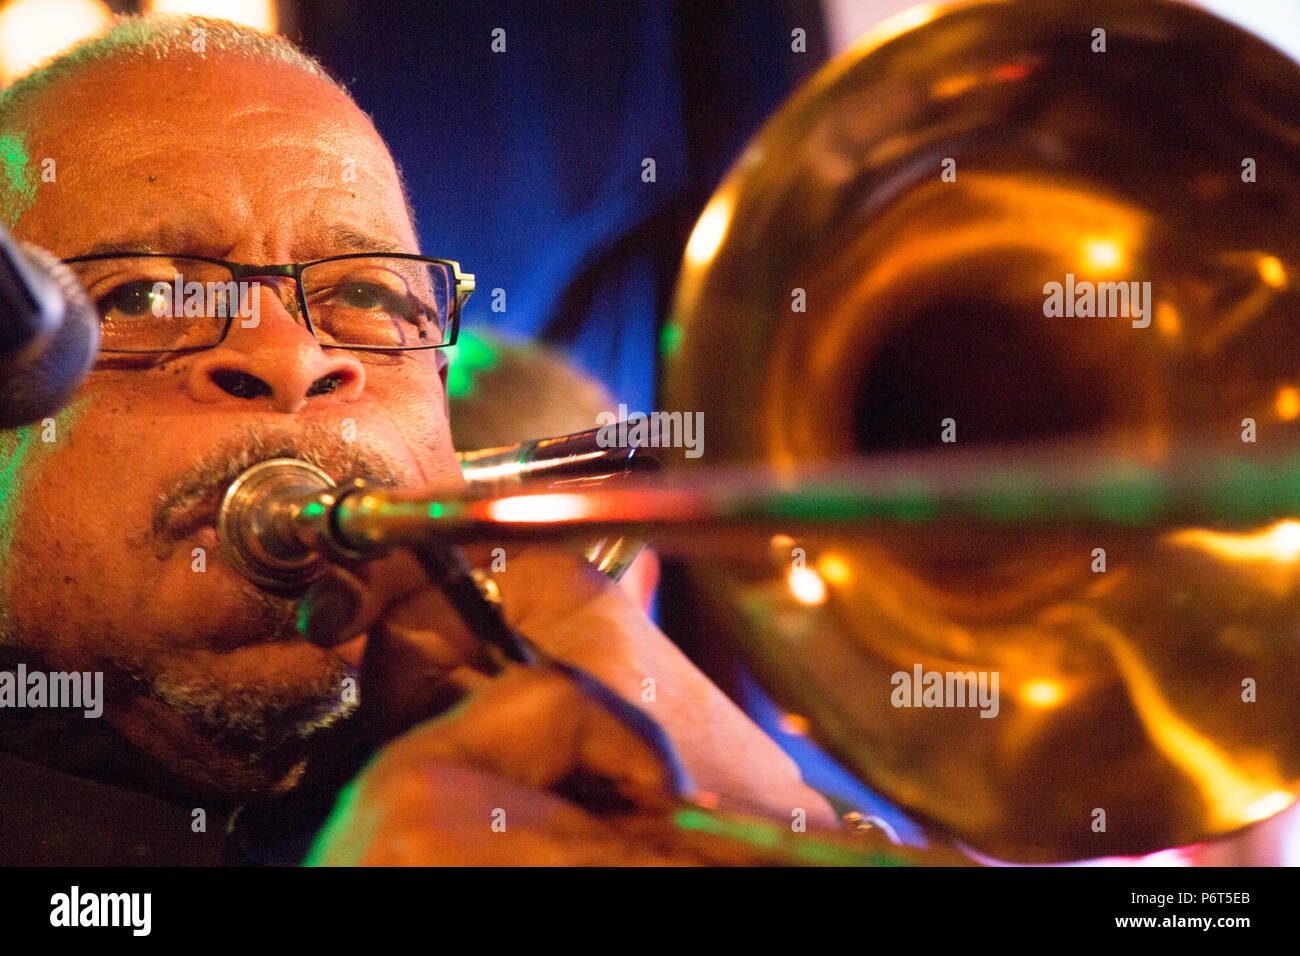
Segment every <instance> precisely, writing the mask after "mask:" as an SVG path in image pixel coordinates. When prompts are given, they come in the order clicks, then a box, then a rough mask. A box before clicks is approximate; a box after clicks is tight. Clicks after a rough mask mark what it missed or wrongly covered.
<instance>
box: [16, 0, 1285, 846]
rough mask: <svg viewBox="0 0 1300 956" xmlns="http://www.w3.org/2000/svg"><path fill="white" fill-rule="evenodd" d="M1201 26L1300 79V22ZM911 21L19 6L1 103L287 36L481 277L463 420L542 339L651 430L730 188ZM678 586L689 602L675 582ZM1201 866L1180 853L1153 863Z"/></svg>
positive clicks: (797, 740)
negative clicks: (72, 61) (135, 43)
mask: <svg viewBox="0 0 1300 956" xmlns="http://www.w3.org/2000/svg"><path fill="white" fill-rule="evenodd" d="M1044 2H1045V3H1046V2H1049V0H1044ZM1135 2H1140V0H1135ZM1202 5H1203V6H1206V7H1208V8H1210V9H1212V10H1213V11H1214V12H1216V13H1219V14H1220V15H1221V16H1224V17H1226V18H1228V19H1231V20H1235V21H1236V22H1238V23H1241V24H1242V25H1243V26H1246V27H1247V28H1249V29H1251V30H1253V31H1255V32H1256V33H1259V34H1260V35H1261V36H1263V37H1264V38H1265V39H1267V40H1269V41H1270V42H1272V43H1273V44H1274V45H1275V46H1278V47H1280V48H1282V49H1283V50H1284V51H1285V52H1287V53H1289V54H1290V55H1291V56H1293V57H1295V58H1298V59H1300V0H1276V2H1269V3H1262V2H1261V3H1241V2H1239V0H1215V2H1210V3H1205V4H1202ZM909 6H911V3H910V2H909V0H694V2H690V0H679V2H665V0H621V2H619V3H617V4H592V3H590V2H589V0H550V2H547V3H545V4H539V3H528V2H524V0H516V2H510V0H491V2H488V0H443V2H437V3H429V2H427V0H387V2H384V3H375V2H373V0H262V2H258V0H206V2H187V0H111V2H105V0H9V2H5V3H3V5H0V82H2V83H8V82H11V81H12V80H13V79H15V78H16V77H18V76H21V75H22V74H23V73H25V72H27V71H28V70H30V69H31V68H33V67H34V66H36V65H38V64H39V63H40V62H42V61H43V60H45V59H47V58H49V57H50V56H53V55H54V54H56V53H58V52H60V51H61V50H63V49H65V48H67V47H68V46H70V45H72V44H73V43H75V42H77V41H78V40H79V39H82V38H84V37H86V36H89V35H91V34H93V33H95V32H98V31H99V30H101V29H103V28H104V27H105V26H106V25H107V23H108V22H109V20H110V19H111V17H112V16H113V15H114V14H120V13H133V12H139V11H146V10H157V11H168V12H178V13H196V14H201V15H206V16H215V17H222V18H226V19H231V20H236V21H240V22H243V23H247V24H250V25H253V26H256V27H258V28H260V29H263V30H266V31H269V32H279V33H282V34H283V35H285V36H287V37H289V38H290V39H292V40H294V41H295V42H296V43H298V44H299V45H300V46H302V47H303V48H304V49H305V50H307V51H308V52H309V53H311V54H313V55H314V56H316V57H317V58H319V59H320V60H321V61H322V62H323V63H324V65H325V67H326V68H327V69H328V70H329V71H330V72H331V73H332V74H333V75H334V76H335V77H336V78H338V79H340V80H341V81H342V82H343V83H345V84H346V85H347V87H348V88H349V89H350V91H351V92H352V94H353V96H354V97H355V98H356V100H357V102H358V103H359V104H360V105H361V107H362V108H363V109H365V110H366V111H367V112H369V113H370V115H371V116H372V117H373V118H374V121H375V124H376V126H377V127H378V129H379V131H380V133H381V134H382V135H383V136H384V138H385V139H386V140H387V142H388V144H389V146H390V148H391V149H392V152H393V155H394V157H395V159H396V160H397V163H398V165H399V167H400V168H401V170H402V172H403V175H404V177H405V179H406V182H407V185H408V188H409V190H410V193H411V198H412V202H413V205H414V209H415V213H416V219H417V222H416V225H417V229H418V233H419V237H420V246H421V251H422V252H424V253H426V254H428V255H436V256H441V257H445V258H452V259H457V260H459V261H460V262H461V263H462V265H463V266H464V268H465V269H466V270H467V271H469V272H473V273H475V274H476V276H477V284H478V291H477V292H476V294H475V295H474V296H473V297H472V298H471V300H470V302H469V304H468V306H467V311H466V313H465V319H464V321H465V325H466V326H467V329H466V331H465V332H462V343H461V345H460V346H458V350H457V354H456V355H455V357H454V361H453V365H452V377H451V380H450V382H449V388H450V391H451V393H452V399H453V401H471V400H473V399H474V398H475V390H476V389H478V388H479V385H480V384H481V383H483V382H484V381H486V378H487V373H488V372H489V371H490V370H491V369H493V368H494V367H495V366H497V365H498V363H499V362H500V361H501V359H502V355H503V350H504V349H505V348H506V347H505V346H503V345H502V344H501V343H502V341H503V339H504V340H506V341H508V340H511V339H527V340H535V341H537V342H541V343H546V344H547V345H548V346H552V347H554V348H556V349H558V350H561V353H562V354H563V355H567V356H568V358H569V359H570V360H571V362H572V364H573V365H574V366H576V369H577V370H578V372H579V373H581V374H582V375H585V376H586V377H587V378H588V379H594V380H595V383H596V385H598V386H603V390H602V391H601V392H600V393H599V394H600V395H601V398H600V399H599V401H601V402H604V401H606V400H610V401H612V403H613V404H611V405H610V406H609V407H610V409H611V410H613V409H614V407H615V405H616V403H625V404H626V405H627V407H628V409H630V410H633V411H637V410H643V411H650V410H653V409H654V408H656V407H658V406H657V404H656V383H657V378H658V374H659V371H660V369H659V363H658V358H659V355H660V353H661V350H662V348H663V347H664V345H665V342H664V334H663V330H664V328H665V327H666V325H667V323H666V319H667V312H668V307H669V303H670V299H671V294H672V290H673V287H674V284H675V281H676V277H677V271H678V267H679V264H680V260H681V256H682V251H683V249H684V248H685V246H686V242H687V239H688V237H689V235H690V232H691V229H692V227H693V225H694V222H695V220H696V218H697V217H698V215H699V213H700V211H701V210H702V209H703V208H704V206H705V204H706V202H707V200H708V198H709V196H710V194H711V193H712V191H713V189H714V187H715V186H716V185H717V184H718V182H719V181H720V180H721V178H722V177H723V175H724V173H725V172H726V170H727V168H728V167H729V166H730V164H731V163H732V162H733V161H734V160H735V159H736V158H737V157H738V156H739V154H740V152H741V151H742V149H743V147H744V145H745V143H746V142H747V141H748V139H749V138H750V137H751V135H752V134H753V133H754V132H755V131H756V130H757V129H758V128H759V126H760V125H761V124H762V123H763V121H764V120H765V118H766V117H768V116H769V115H770V114H771V113H772V112H773V111H774V110H775V109H776V107H777V106H778V105H779V104H780V103H781V102H782V101H783V100H784V99H785V98H786V97H787V96H788V95H789V94H790V93H791V92H792V91H793V90H794V89H795V88H796V87H798V86H799V85H800V84H801V83H802V82H803V81H805V80H806V79H808V78H809V77H810V76H811V75H812V74H813V73H815V72H816V71H817V70H818V69H819V68H820V67H821V66H822V65H823V64H824V63H825V62H826V61H827V60H828V59H829V58H831V57H832V56H834V55H835V54H836V53H838V52H840V51H842V50H844V49H846V48H847V47H848V46H849V45H851V44H852V43H853V42H854V40H855V39H857V38H858V37H859V36H861V35H862V34H863V33H864V32H865V31H867V30H869V29H870V28H871V27H873V26H875V25H876V24H878V23H879V22H880V21H881V20H883V19H885V18H887V17H889V16H892V15H894V14H897V13H899V12H900V11H903V10H905V9H906V8H907V7H909ZM551 354H554V353H551ZM580 387H581V384H580V383H575V384H574V388H580ZM455 421H456V416H455V415H453V424H454V423H455ZM572 430H576V428H573V427H567V426H560V427H557V428H555V430H554V431H552V432H549V433H559V432H563V431H572ZM531 437H541V436H539V435H535V436H531ZM499 440H501V441H505V440H511V439H509V438H501V439H499ZM514 440H518V439H514ZM466 441H467V442H468V441H471V439H466ZM491 443H495V441H485V440H483V438H481V437H478V436H476V437H475V438H474V439H473V440H472V444H473V445H476V446H477V445H482V444H491ZM459 444H461V441H460V439H458V445H459ZM462 447H469V445H462ZM663 580H664V582H665V584H667V585H668V586H671V584H672V580H673V569H672V567H671V566H666V567H665V568H664V578H663ZM652 610H653V604H652ZM673 623H674V622H667V623H666V624H665V626H666V627H668V629H669V631H670V633H671V634H672V636H673V638H674V639H675V640H677V642H678V643H679V644H681V645H682V646H683V648H684V649H685V650H686V651H687V653H689V654H691V655H692V656H693V657H695V658H696V659H697V661H698V662H700V663H701V664H702V665H703V666H704V667H705V669H706V670H708V671H710V673H711V676H713V677H714V678H715V679H716V680H718V681H719V683H721V684H722V685H723V686H724V687H725V688H726V689H727V690H728V691H729V692H730V693H732V695H733V696H734V697H736V698H737V699H738V700H739V701H740V702H741V703H742V705H743V706H745V707H746V708H747V709H748V710H749V711H750V713H751V714H752V715H753V716H754V717H755V719H756V720H757V721H758V722H759V723H760V724H761V725H762V726H763V727H764V728H765V729H766V730H767V731H768V732H769V733H771V734H772V735H773V736H774V737H775V738H776V739H777V740H778V741H779V742H780V743H781V744H782V745H783V746H785V747H786V749H787V750H789V751H790V752H791V753H792V754H793V755H794V756H795V757H796V759H797V760H799V762H800V763H801V765H802V766H803V768H804V772H805V776H806V777H807V779H808V780H809V782H810V783H811V784H812V785H814V786H816V787H818V788H819V789H821V790H823V791H824V792H827V793H828V794H830V795H832V796H833V797H835V798H837V799H838V800H839V801H841V804H840V809H849V808H856V809H858V810H860V811H862V812H863V813H865V814H868V815H878V816H880V817H881V818H882V819H883V820H884V821H886V823H887V825H889V826H890V827H891V828H893V829H894V830H895V831H896V832H897V833H898V835H899V837H900V838H901V839H904V840H915V839H919V833H918V832H917V831H915V829H914V828H912V827H910V825H909V824H908V822H907V821H906V820H905V819H904V818H903V817H902V816H901V815H899V814H897V813H896V812H895V811H894V810H893V809H892V808H890V807H889V806H888V805H887V804H885V803H884V802H883V801H881V800H879V799H878V798H877V797H875V796H874V795H873V794H871V793H870V792H868V791H867V790H866V789H865V788H863V787H861V786H860V785H859V784H857V783H856V782H855V781H853V780H852V778H851V777H849V776H848V775H847V774H846V773H844V772H842V771H841V770H839V768H837V767H836V766H835V765H834V764H833V763H832V762H830V761H829V760H827V759H826V758H824V757H822V756H821V755H820V754H819V753H818V752H817V751H816V749H815V748H813V747H812V745H811V744H810V743H809V742H808V741H807V739H806V737H805V736H804V730H805V728H804V727H803V726H802V725H801V724H800V719H799V718H797V717H795V716H794V715H788V714H782V713H781V712H780V711H779V710H777V709H776V708H774V707H772V706H771V705H770V704H769V703H768V702H767V701H766V699H765V698H764V696H763V695H762V693H761V692H760V691H759V690H758V688H757V686H756V685H755V684H754V682H753V681H752V680H751V679H750V678H749V677H748V676H747V675H746V674H744V673H743V672H742V671H741V670H740V669H739V667H738V665H737V664H736V663H735V661H734V660H733V659H732V658H731V657H730V656H729V655H726V654H723V653H719V652H718V651H717V649H715V648H712V647H711V646H709V644H708V642H707V641H703V640H701V639H700V635H696V634H692V633H691V632H690V628H689V626H683V623H682V622H675V623H676V626H670V625H672V624H673ZM1283 816H1284V817H1293V816H1294V814H1293V813H1288V814H1284V815H1283ZM1279 826H1280V824H1279ZM1288 826H1289V830H1286V831H1285V832H1284V831H1282V830H1279V829H1278V827H1274V828H1273V830H1274V831H1275V832H1272V833H1266V834H1262V835H1260V836H1258V837H1256V838H1255V840H1256V842H1257V843H1259V844H1260V846H1265V845H1266V846H1267V847H1268V848H1269V849H1268V850H1267V854H1266V855H1270V856H1271V857H1272V858H1273V859H1272V862H1289V863H1292V864H1295V863H1300V836H1298V834H1300V830H1297V828H1296V827H1294V826H1291V825H1289V824H1288ZM1288 834H1289V835H1288ZM1260 846H1257V847H1255V848H1254V850H1251V851H1248V850H1241V851H1240V852H1238V851H1233V850H1228V849H1220V850H1216V851H1213V852H1210V851H1205V850H1203V851H1201V855H1200V857H1199V859H1200V861H1201V862H1218V863H1232V862H1238V861H1242V860H1243V859H1245V858H1249V853H1252V852H1253V853H1254V854H1255V857H1256V858H1258V856H1259V855H1260V853H1263V852H1264V851H1263V850H1261V849H1260ZM1207 854H1208V855H1207ZM1193 857H1194V854H1193V853H1191V852H1189V851H1170V853H1168V854H1166V855H1164V856H1161V855H1157V856H1156V857H1148V858H1145V862H1150V863H1155V862H1169V863H1175V864H1177V863H1180V862H1184V863H1185V862H1188V861H1189V860H1191V859H1193Z"/></svg>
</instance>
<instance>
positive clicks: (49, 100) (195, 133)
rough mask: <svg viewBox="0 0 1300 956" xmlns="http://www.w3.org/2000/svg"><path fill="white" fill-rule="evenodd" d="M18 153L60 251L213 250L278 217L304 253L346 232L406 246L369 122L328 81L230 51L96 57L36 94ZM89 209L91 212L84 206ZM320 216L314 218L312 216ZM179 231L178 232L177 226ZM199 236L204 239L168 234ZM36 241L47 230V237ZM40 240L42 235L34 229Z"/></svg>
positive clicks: (389, 167)
mask: <svg viewBox="0 0 1300 956" xmlns="http://www.w3.org/2000/svg"><path fill="white" fill-rule="evenodd" d="M33 119H34V122H33V123H32V124H31V126H30V149H29V161H31V162H33V163H34V164H37V166H38V168H40V169H41V170H42V172H43V170H44V166H43V165H42V164H44V163H46V161H47V160H46V157H49V159H52V160H53V166H54V169H55V170H56V172H55V174H54V176H52V177H50V178H48V179H47V178H46V177H45V176H43V175H42V176H41V179H42V182H41V183H40V184H39V187H38V192H37V196H36V207H35V208H34V209H32V210H31V217H30V218H33V219H36V218H42V219H44V218H48V219H50V220H51V221H55V222H57V221H58V220H60V219H62V218H65V217H66V216H68V215H69V213H70V212H72V211H75V213H76V216H77V218H78V220H79V222H80V223H81V224H84V225H86V226H88V227H93V228H90V229H85V230H82V229H75V230H73V231H74V232H76V233H79V234H78V235H75V236H72V235H69V234H68V233H69V226H71V225H74V224H75V223H67V222H64V223H61V224H60V227H59V229H58V233H59V235H58V240H59V245H60V247H61V248H59V249H57V250H56V251H57V252H59V253H60V254H63V255H74V254H83V253H86V252H89V251H91V248H92V247H94V248H101V249H102V248H104V247H105V244H106V243H108V242H109V241H117V240H120V241H122V242H123V243H126V244H127V246H126V248H132V247H134V248H142V247H145V246H149V247H155V248H158V249H161V250H162V251H179V250H182V249H185V250H188V251H191V252H196V253H197V252H208V253H212V252H216V251H219V248H218V247H220V246H221V245H222V244H225V245H228V246H231V247H233V246H234V245H236V244H237V243H238V242H239V241H240V239H241V237H243V236H244V235H246V233H247V227H248V225H249V223H248V222H245V221H244V220H256V219H261V220H265V218H266V217H267V216H271V215H273V216H275V217H276V219H277V221H278V222H277V227H278V228H279V229H280V231H281V232H282V233H284V232H287V231H293V230H294V229H295V228H297V223H296V222H295V220H301V221H302V228H303V229H306V230H308V231H310V232H311V233H313V235H312V236H311V237H310V241H309V242H308V245H310V246H311V247H312V248H313V249H317V250H319V251H318V253H315V254H322V255H324V254H330V253H331V252H332V251H334V250H335V249H337V250H338V251H354V250H356V249H357V247H358V245H359V243H356V242H353V241H352V239H354V238H355V237H356V236H357V235H360V236H364V237H367V238H369V239H373V240H374V241H375V243H377V245H373V246H370V247H369V248H377V249H382V248H385V247H393V246H399V247H403V248H406V249H407V251H410V247H411V245H412V243H413V236H412V235H411V233H410V223H409V219H408V217H407V210H406V205H405V197H404V195H403V193H402V188H401V184H400V181H399V179H398V176H397V172H396V168H395V166H394V164H393V162H392V158H391V156H390V155H389V153H388V151H387V148H386V147H385V146H384V144H383V141H382V140H381V139H380V138H379V136H378V134H377V133H376V132H375V131H374V129H373V126H372V125H371V123H370V121H369V119H368V118H367V117H366V116H365V114H364V113H363V112H361V110H360V109H359V108H357V107H356V106H355V104H353V103H352V102H351V100H350V99H348V97H347V96H346V94H344V93H343V92H342V91H341V90H339V89H337V88H336V87H334V86H333V85H332V84H330V83H329V82H328V81H326V80H324V79H322V78H320V77H316V76H313V75H311V74H309V73H307V72H306V71H304V70H301V69H298V68H296V67H293V66H291V65H288V64H282V63H275V62H267V63H263V62H249V61H246V60H240V59H237V58H233V57H217V56H214V57H209V58H207V59H206V60H200V59H198V58H192V59H191V58H188V57H184V58H173V59H167V60H162V61H148V60H145V61H138V60H133V61H124V62H116V61H114V62H109V63H102V64H96V65H94V66H93V67H90V68H88V69H87V70H86V71H85V73H84V74H80V75H78V76H76V77H74V78H70V79H67V80H65V81H60V82H59V83H58V84H57V85H56V87H55V88H53V89H51V90H49V91H47V92H46V93H44V94H43V95H42V96H41V97H39V99H38V105H37V110H36V112H35V113H34V115H33ZM95 210H98V212H99V214H98V215H96V214H95ZM318 213H319V215H317V214H318ZM187 234H188V235H187ZM195 237H202V239H203V240H204V244H203V246H202V247H200V246H197V245H196V244H195V243H194V242H193V241H185V242H183V243H182V244H179V245H178V244H177V241H178V240H193V239H194V238H195ZM46 238H47V241H48V238H49V237H46ZM37 241H39V238H38V239H37Z"/></svg>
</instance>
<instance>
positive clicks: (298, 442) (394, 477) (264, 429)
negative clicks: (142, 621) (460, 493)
mask: <svg viewBox="0 0 1300 956" xmlns="http://www.w3.org/2000/svg"><path fill="white" fill-rule="evenodd" d="M269 458H297V459H300V460H302V461H305V462H308V463H310V464H313V465H316V466H317V467H319V468H323V469H324V470H325V471H327V472H329V473H330V474H332V475H334V476H335V477H336V478H342V477H349V478H350V477H359V478H365V479H367V480H368V481H373V482H376V483H378V484H384V485H399V484H402V483H403V482H404V481H407V480H409V478H408V474H409V469H408V468H406V467H404V466H403V465H402V464H401V463H400V462H399V461H398V460H397V459H396V458H394V457H393V456H392V455H391V454H389V453H388V452H387V451H386V450H385V449H382V448H379V447H376V446H374V445H367V444H366V443H364V442H362V441H360V440H357V441H353V442H345V441H343V440H342V439H341V438H340V437H339V432H338V427H337V424H336V423H329V424H326V423H322V422H310V423H306V424H304V425H301V426H298V427H296V428H294V429H292V430H289V429H283V428H279V427H276V426H274V425H261V426H259V425H250V426H247V427H246V428H244V429H243V430H242V431H239V432H236V433H235V434H233V435H231V436H229V437H227V438H226V439H224V440H222V441H221V442H220V443H218V444H217V445H216V446H215V447H214V448H213V449H212V450H211V451H210V452H208V453H207V454H206V455H204V456H203V458H201V459H200V460H199V461H197V462H195V463H194V464H192V465H190V467H189V468H187V469H186V470H185V472H184V473H183V474H182V475H181V476H180V479H179V480H178V481H177V482H176V485H175V486H174V487H173V488H171V489H170V490H168V491H165V492H163V494H162V495H160V496H159V499H158V505H157V507H156V508H155V509H154V513H153V520H152V523H151V524H152V532H153V535H154V537H156V538H163V539H166V538H167V537H168V536H169V535H168V528H169V525H170V524H171V523H172V520H173V517H174V516H175V515H177V514H179V513H181V512H184V511H187V510H189V509H190V508H193V507H195V506H196V505H198V504H199V503H201V502H203V501H205V500H207V499H209V498H211V499H212V500H213V502H214V504H215V501H216V499H217V498H219V497H220V496H221V495H222V494H224V493H225V490H226V488H227V487H228V486H229V485H230V483H231V482H232V481H234V480H235V479H236V478H238V477H239V475H240V474H241V473H243V472H244V471H245V469H247V468H249V467H250V466H252V465H255V464H257V463H258V462H260V461H266V460H267V459H269Z"/></svg>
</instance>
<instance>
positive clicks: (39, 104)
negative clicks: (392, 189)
mask: <svg viewBox="0 0 1300 956" xmlns="http://www.w3.org/2000/svg"><path fill="white" fill-rule="evenodd" d="M210 58H211V59H213V60H219V61H223V62H226V63H229V64H233V65H234V66H235V68H236V69H237V68H238V67H239V66H240V65H246V66H253V65H258V66H262V67H271V68H276V67H280V68H284V69H288V70H293V71H297V72H300V73H303V74H306V75H307V76H310V77H313V78H315V79H317V80H319V81H320V83H321V84H322V85H325V86H329V87H331V88H332V89H333V91H334V92H335V94H336V95H337V96H338V97H341V98H343V99H346V100H347V101H348V102H349V103H352V101H351V98H350V97H349V96H348V93H347V91H346V89H345V88H344V87H343V86H342V85H341V84H339V83H338V82H337V81H335V80H334V79H333V78H331V77H330V75H329V74H328V72H326V70H325V69H324V67H322V66H321V64H320V63H319V62H318V61H317V60H316V59H315V58H313V57H311V56H309V55H308V54H306V53H304V52H303V51H302V50H300V49H298V47H296V46H294V45H293V44H292V43H290V42H289V41H288V40H286V39H284V38H283V37H280V36H270V35H267V34H265V33H261V32H260V31H257V30H254V29H252V28H250V27H245V26H241V25H239V24H235V23H231V22H229V21H226V20H213V19H208V18H205V17H182V16H171V15H163V14H147V15H142V16H132V17H124V18H122V19H120V20H119V21H118V22H117V24H116V25H115V26H114V27H113V28H112V29H111V30H110V31H108V32H107V33H104V34H102V35H100V36H97V37H93V38H90V39H88V40H85V41H84V42H82V43H80V44H78V45H77V46H75V47H73V48H72V49H70V50H68V51H67V52H65V53H63V54H62V55H60V56H58V57H56V58H55V59H53V60H51V61H49V62H48V63H46V64H45V65H43V66H42V67H40V68H39V69H37V70H34V71H32V72H31V73H28V74H27V75H25V76H23V77H22V78H20V79H19V80H17V81H16V82H15V83H13V84H11V85H10V86H8V87H6V88H4V89H3V90H0V221H2V222H4V224H6V225H8V226H10V227H13V226H14V225H15V224H16V222H17V220H18V218H19V216H21V215H22V213H23V212H25V211H26V210H27V209H28V207H30V206H31V204H32V202H33V200H34V198H35V193H36V191H37V189H38V187H39V185H40V184H41V183H42V182H52V181H57V177H58V173H59V166H58V162H57V159H55V158H54V157H51V156H47V155H41V153H40V152H39V150H38V149H37V148H36V145H35V143H34V142H33V140H34V135H33V134H34V131H35V128H36V127H38V126H40V125H42V123H43V120H44V119H45V118H47V117H51V116H53V115H56V114H57V112H58V110H56V108H55V107H54V105H53V104H54V103H55V102H57V100H58V98H59V97H60V95H61V94H62V93H64V92H65V91H66V90H67V89H68V88H69V87H75V86H76V85H77V84H78V82H79V81H84V80H86V79H87V78H88V77H91V76H94V75H96V74H97V73H100V72H103V68H105V67H111V66H122V65H125V66H130V65H132V64H138V65H142V66H148V65H150V64H157V63H158V62H159V61H170V62H171V63H173V64H183V63H186V62H189V63H190V64H191V67H200V68H201V65H202V64H203V63H205V62H206V61H208V60H209V59H210ZM83 85H84V83H83ZM111 89H112V88H111V87H110V86H105V87H104V89H103V91H102V93H103V94H108V95H103V96H102V98H103V100H104V101H105V102H107V101H108V100H110V99H111V98H115V97H114V96H113V94H110V93H109V90H111ZM169 92H171V91H169ZM92 95H93V94H92ZM168 99H170V97H168ZM217 105H218V103H216V102H214V103H211V104H209V105H208V106H209V109H212V108H214V107H216V106H217ZM353 106H354V107H355V104H353ZM358 112H360V110H359V109H358ZM367 121H369V117H367ZM372 129H373V126H372ZM51 159H55V162H54V164H53V167H51V163H50V160H51ZM398 182H399V185H401V187H402V197H403V202H404V203H405V206H406V213H407V216H408V218H412V216H411V205H410V200H409V197H408V196H407V194H406V191H405V185H404V184H402V183H401V179H400V172H399V178H398Z"/></svg>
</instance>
